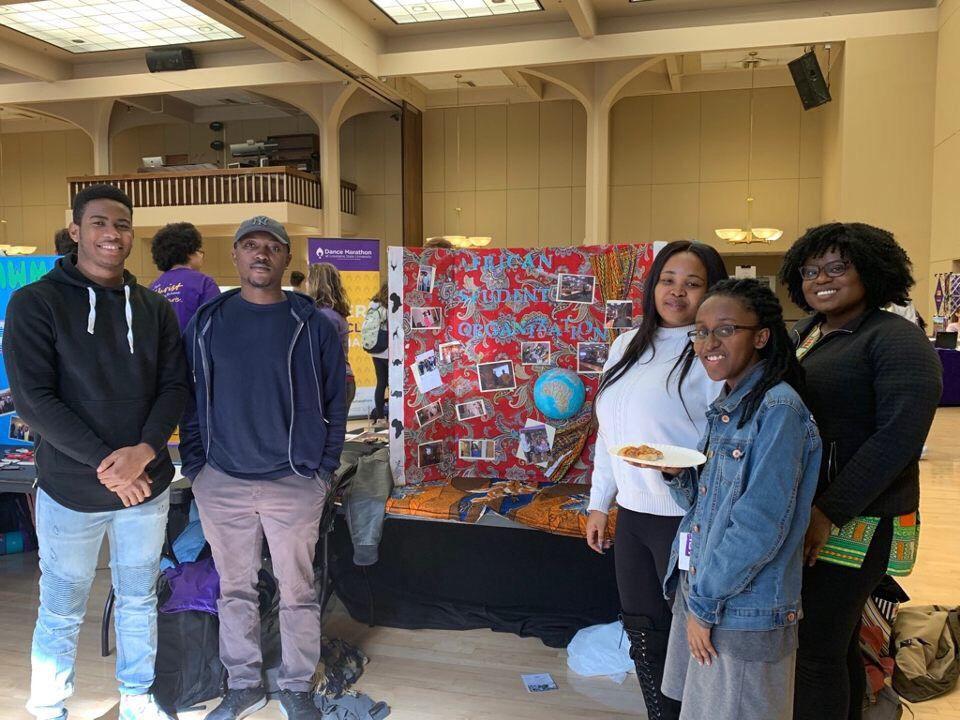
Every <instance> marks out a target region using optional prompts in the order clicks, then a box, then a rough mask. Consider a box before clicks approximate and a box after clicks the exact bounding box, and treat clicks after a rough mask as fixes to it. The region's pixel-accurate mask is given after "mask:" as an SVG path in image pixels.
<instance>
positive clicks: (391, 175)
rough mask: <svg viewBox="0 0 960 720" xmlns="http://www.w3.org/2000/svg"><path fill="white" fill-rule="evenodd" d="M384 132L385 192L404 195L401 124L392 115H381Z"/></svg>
mask: <svg viewBox="0 0 960 720" xmlns="http://www.w3.org/2000/svg"><path fill="white" fill-rule="evenodd" d="M379 116H380V124H381V125H383V126H384V130H383V163H384V178H383V183H384V190H385V192H386V194H387V195H400V194H402V193H403V151H402V148H401V134H400V123H399V122H397V121H396V120H394V119H393V118H391V117H390V113H380V114H379Z"/></svg>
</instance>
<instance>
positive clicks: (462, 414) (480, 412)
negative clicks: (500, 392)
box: [457, 398, 487, 422]
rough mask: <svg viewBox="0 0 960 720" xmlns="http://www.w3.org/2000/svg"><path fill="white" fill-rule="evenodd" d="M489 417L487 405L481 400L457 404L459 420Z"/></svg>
mask: <svg viewBox="0 0 960 720" xmlns="http://www.w3.org/2000/svg"><path fill="white" fill-rule="evenodd" d="M485 417H487V405H486V403H484V402H483V400H481V399H480V398H475V399H473V400H467V401H466V402H462V403H457V420H460V421H461V422H462V421H464V420H476V419H477V418H481V419H482V418H485Z"/></svg>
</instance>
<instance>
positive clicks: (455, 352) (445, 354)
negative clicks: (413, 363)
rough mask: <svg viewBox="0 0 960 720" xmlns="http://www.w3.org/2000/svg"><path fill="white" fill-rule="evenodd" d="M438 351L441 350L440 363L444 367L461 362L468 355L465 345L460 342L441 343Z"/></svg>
mask: <svg viewBox="0 0 960 720" xmlns="http://www.w3.org/2000/svg"><path fill="white" fill-rule="evenodd" d="M438 349H439V350H440V362H442V363H443V364H444V365H454V364H456V363H458V362H460V361H461V360H462V359H463V357H464V355H465V353H466V350H465V349H464V347H463V344H461V342H460V341H459V340H454V341H453V342H447V343H440V347H439V348H438Z"/></svg>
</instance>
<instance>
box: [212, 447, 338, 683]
mask: <svg viewBox="0 0 960 720" xmlns="http://www.w3.org/2000/svg"><path fill="white" fill-rule="evenodd" d="M328 492H329V487H328V485H327V483H326V482H324V481H322V480H320V479H318V478H303V477H300V476H298V475H290V476H287V477H283V478H280V479H278V480H243V479H240V478H235V477H231V476H229V475H225V474H224V473H222V472H219V471H218V470H216V469H214V468H212V467H211V466H209V465H206V466H205V467H204V468H203V470H201V471H200V473H199V474H198V475H197V479H196V481H195V482H194V484H193V494H194V497H195V498H196V500H197V507H198V508H199V510H200V521H201V522H202V524H203V531H204V534H205V535H206V538H207V541H208V542H209V543H210V547H211V549H212V550H213V561H214V563H216V566H217V572H218V573H219V574H220V601H219V603H218V604H217V607H218V609H219V612H220V660H221V661H222V662H223V665H224V667H226V669H227V674H228V681H227V684H228V686H229V687H230V688H231V689H242V688H250V687H259V686H260V685H262V684H263V682H262V679H261V666H262V662H263V658H262V655H261V652H260V610H259V601H258V597H257V573H258V571H259V570H260V558H261V557H262V546H263V538H264V536H266V539H267V544H268V545H269V546H270V556H271V558H272V560H273V571H274V574H275V575H276V578H277V585H278V587H279V590H280V640H281V646H282V649H283V664H282V665H281V667H280V675H279V685H280V688H281V689H283V690H292V691H295V692H305V691H307V690H310V689H311V688H310V679H311V677H312V676H313V673H314V671H315V670H316V668H317V663H318V662H319V661H320V603H319V601H318V598H317V592H316V588H315V586H314V572H313V558H314V552H315V550H316V545H317V538H318V536H319V532H320V515H321V513H322V512H323V504H324V500H325V499H326V496H327V493H328Z"/></svg>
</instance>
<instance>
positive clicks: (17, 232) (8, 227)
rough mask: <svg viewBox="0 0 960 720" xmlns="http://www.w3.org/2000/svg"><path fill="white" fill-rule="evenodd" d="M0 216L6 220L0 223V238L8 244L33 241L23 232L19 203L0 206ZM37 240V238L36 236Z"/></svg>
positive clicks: (21, 209) (21, 212)
mask: <svg viewBox="0 0 960 720" xmlns="http://www.w3.org/2000/svg"><path fill="white" fill-rule="evenodd" d="M0 217H2V218H3V219H4V220H6V222H5V223H0V240H2V241H3V242H4V243H6V244H8V245H19V244H21V243H23V244H27V243H28V242H30V243H32V242H34V239H33V238H27V236H26V235H24V233H23V207H22V206H21V205H15V206H4V207H0ZM37 240H39V238H37Z"/></svg>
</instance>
